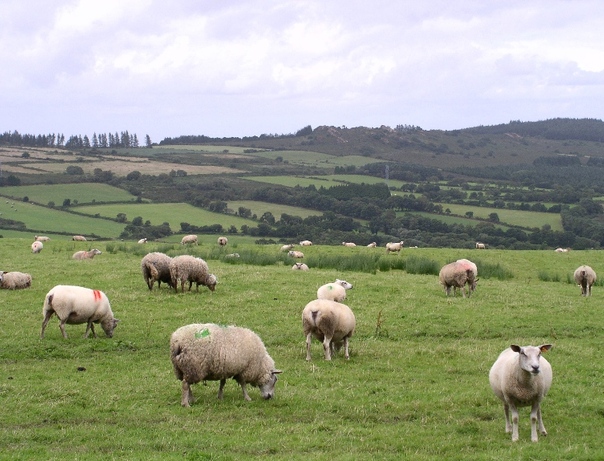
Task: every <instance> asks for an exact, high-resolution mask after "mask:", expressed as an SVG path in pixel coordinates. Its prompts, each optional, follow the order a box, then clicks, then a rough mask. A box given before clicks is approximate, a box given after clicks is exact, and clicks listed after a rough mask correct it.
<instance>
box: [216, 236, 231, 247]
mask: <svg viewBox="0 0 604 461" xmlns="http://www.w3.org/2000/svg"><path fill="white" fill-rule="evenodd" d="M217 242H218V245H220V246H221V247H225V246H226V245H227V243H229V239H227V238H226V237H218V241H217Z"/></svg>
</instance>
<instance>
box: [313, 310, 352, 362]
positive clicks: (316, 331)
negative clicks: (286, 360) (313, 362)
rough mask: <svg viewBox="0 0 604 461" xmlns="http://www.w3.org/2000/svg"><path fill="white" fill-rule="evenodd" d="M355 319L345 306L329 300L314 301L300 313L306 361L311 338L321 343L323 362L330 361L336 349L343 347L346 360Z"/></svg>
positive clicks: (348, 356) (348, 355)
mask: <svg viewBox="0 0 604 461" xmlns="http://www.w3.org/2000/svg"><path fill="white" fill-rule="evenodd" d="M355 326H356V319H355V317H354V314H353V313H352V310H351V309H350V308H349V307H348V306H347V305H346V304H341V303H338V302H336V301H331V300H329V299H315V300H314V301H311V302H309V303H308V304H307V305H306V306H305V307H304V310H303V311H302V328H303V329H304V335H305V336H306V360H310V344H311V341H312V338H313V336H314V337H315V338H317V339H318V340H319V341H321V342H323V352H324V355H325V360H331V355H332V354H333V353H334V352H335V350H336V349H339V348H340V347H341V346H342V343H343V345H344V354H345V357H346V359H349V358H350V354H349V353H348V338H350V337H351V336H352V334H353V333H354V329H355Z"/></svg>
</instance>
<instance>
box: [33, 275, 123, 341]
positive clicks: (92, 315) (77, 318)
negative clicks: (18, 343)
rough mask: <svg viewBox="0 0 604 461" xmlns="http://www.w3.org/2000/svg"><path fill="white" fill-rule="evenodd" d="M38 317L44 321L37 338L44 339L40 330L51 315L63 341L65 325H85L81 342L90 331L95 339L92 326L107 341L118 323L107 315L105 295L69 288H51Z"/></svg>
mask: <svg viewBox="0 0 604 461" xmlns="http://www.w3.org/2000/svg"><path fill="white" fill-rule="evenodd" d="M42 314H43V316H44V320H43V321H42V331H41V332H40V338H44V330H45V329H46V325H48V321H49V320H50V318H51V317H52V315H53V314H57V317H58V318H59V321H60V322H59V328H60V329H61V333H62V334H63V338H65V339H67V333H65V324H66V323H68V324H70V325H77V324H81V323H86V324H87V325H86V333H85V334H84V337H85V338H88V334H89V332H90V331H92V335H93V336H94V337H95V338H96V333H95V331H94V324H95V323H100V324H101V327H102V328H103V331H104V332H105V334H106V335H107V336H108V337H109V338H111V337H112V336H113V330H114V329H115V327H116V326H117V322H118V319H116V318H115V317H114V316H113V312H111V306H110V305H109V299H107V295H105V293H103V292H102V291H99V290H91V289H90V288H84V287H79V286H73V285H57V286H55V287H54V288H52V289H51V290H50V291H49V292H48V293H47V294H46V298H44V307H43V309H42Z"/></svg>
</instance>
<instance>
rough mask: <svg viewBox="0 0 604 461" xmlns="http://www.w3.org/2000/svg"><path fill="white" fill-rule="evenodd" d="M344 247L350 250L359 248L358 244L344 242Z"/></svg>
mask: <svg viewBox="0 0 604 461" xmlns="http://www.w3.org/2000/svg"><path fill="white" fill-rule="evenodd" d="M342 245H344V246H345V247H348V248H354V247H356V246H357V244H356V243H354V242H342Z"/></svg>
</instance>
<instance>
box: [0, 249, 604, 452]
mask: <svg viewBox="0 0 604 461" xmlns="http://www.w3.org/2000/svg"><path fill="white" fill-rule="evenodd" d="M1 243H2V249H3V258H2V260H3V263H2V265H3V266H4V267H3V268H4V269H6V268H7V267H8V268H10V269H11V270H20V271H23V272H28V273H30V274H31V275H32V277H33V283H32V287H31V288H29V289H26V290H20V291H8V290H0V308H1V309H2V312H3V321H2V322H1V323H0V405H1V406H2V412H0V446H1V447H2V449H1V453H2V454H1V456H0V458H2V459H11V460H48V459H53V460H73V459H82V460H83V459H124V460H131V459H146V460H166V459H174V460H177V459H178V460H181V459H184V460H206V459H207V460H237V459H278V460H330V461H331V460H352V459H354V460H375V459H379V460H401V459H413V460H419V461H423V460H443V459H447V460H468V459H472V460H501V459H518V460H520V459H526V460H529V459H540V460H545V459H551V460H554V459H556V460H557V459H573V460H594V459H602V458H604V446H603V444H602V441H601V425H602V415H603V414H604V408H603V404H602V398H601V381H602V376H603V375H604V362H602V360H601V336H602V333H603V332H604V319H603V317H602V316H600V315H594V312H595V311H594V309H596V310H597V308H598V305H599V304H600V303H601V300H602V299H603V297H604V291H602V290H603V288H602V286H601V285H599V286H596V287H594V290H593V296H592V297H591V298H583V297H581V296H580V295H579V288H578V287H577V286H576V285H575V284H574V283H569V282H568V281H567V277H568V275H569V274H572V272H573V270H574V269H575V268H576V267H577V266H578V265H580V264H589V265H591V266H592V267H593V268H594V269H595V270H596V272H604V253H602V252H598V251H571V252H569V253H566V254H558V253H555V252H553V251H503V250H501V251H500V250H483V251H481V250H448V249H405V250H403V252H402V254H401V255H391V256H389V258H392V259H393V260H396V259H400V260H406V261H410V260H411V259H412V258H421V259H424V260H426V261H434V262H435V263H437V264H438V265H440V264H444V263H445V262H448V261H451V260H453V259H457V258H460V257H467V258H468V259H471V260H474V261H476V262H477V264H478V268H479V277H480V273H481V267H482V268H486V267H493V265H496V264H498V265H500V266H501V267H503V268H504V269H506V270H507V271H509V272H511V273H512V274H513V277H512V278H508V279H505V280H500V279H498V278H496V277H493V276H488V275H485V276H483V277H480V281H479V283H478V288H477V291H476V292H475V293H474V295H473V296H472V297H470V298H466V299H464V298H462V297H460V296H458V297H450V298H446V297H445V295H444V292H443V290H442V289H441V287H440V286H439V284H438V279H437V276H436V275H431V274H430V275H419V274H413V273H408V272H405V271H402V270H386V271H378V272H377V273H368V272H363V271H356V270H349V271H341V270H336V269H318V268H316V267H312V266H311V269H310V271H308V272H300V271H292V270H291V269H290V265H291V264H290V263H291V261H287V259H285V260H284V259H283V255H282V254H280V253H279V246H278V245H275V246H256V245H248V244H244V243H238V244H236V245H234V246H235V247H236V248H235V249H236V251H238V252H241V253H242V255H243V254H248V253H249V254H256V255H257V257H258V258H260V257H261V256H263V257H264V258H269V259H270V258H273V259H274V261H275V262H274V263H273V264H268V265H256V264H242V263H236V261H232V260H231V262H229V260H228V258H226V257H225V253H226V252H230V251H232V248H229V247H230V246H231V243H230V242H229V246H228V247H227V248H226V249H216V247H214V246H212V247H210V246H208V245H201V246H199V247H194V248H191V247H189V248H183V247H181V246H180V245H166V244H162V245H158V244H147V245H145V246H142V245H136V244H134V243H130V244H128V243H117V242H108V243H103V242H99V245H100V246H99V248H100V249H101V250H102V251H103V253H102V254H101V255H99V256H97V257H96V258H94V259H93V260H88V261H74V260H72V259H71V255H72V253H73V252H74V251H76V250H77V249H79V248H78V246H77V245H76V244H75V243H74V242H67V241H51V242H49V243H48V245H46V246H45V248H44V250H43V251H42V253H40V254H37V255H33V254H31V253H30V252H29V251H28V243H29V240H26V239H2V242H1ZM349 250H350V251H349ZM147 251H164V252H167V253H168V254H170V255H173V256H174V255H176V254H180V253H182V252H185V251H186V252H190V253H192V254H195V255H198V256H202V257H205V258H206V260H207V261H208V264H209V266H210V269H211V271H212V272H213V273H214V274H216V275H217V277H218V282H219V283H218V286H217V288H216V291H215V292H214V293H211V292H210V291H209V290H207V289H206V288H204V287H200V289H199V292H196V291H195V288H194V289H193V291H192V292H185V293H181V292H178V293H174V292H173V290H171V289H169V288H167V287H165V286H162V288H161V289H157V288H155V289H154V290H153V291H152V292H150V291H149V290H148V288H147V286H146V285H145V283H144V282H143V279H142V276H141V274H140V259H141V257H142V255H143V254H145V252H147ZM304 251H305V253H306V254H307V256H306V257H305V260H308V261H309V262H310V261H311V260H317V259H320V258H322V257H331V258H341V263H342V264H341V266H342V267H345V266H346V262H347V260H348V259H350V258H353V257H355V256H358V255H364V254H371V252H372V251H375V252H378V253H380V254H381V252H383V248H376V249H369V248H358V247H357V248H354V249H349V248H343V247H337V246H334V247H324V246H320V245H315V246H312V247H309V248H305V249H304ZM381 257H385V255H384V256H381ZM242 259H243V256H242ZM232 262H235V264H233V263H232ZM540 271H548V272H549V273H550V274H552V275H555V273H557V274H559V275H560V281H558V282H543V281H541V280H540V278H539V277H538V276H537V274H538V272H540ZM335 278H342V279H346V280H348V281H349V282H351V283H353V284H354V288H353V289H352V290H350V291H349V292H348V298H347V300H346V304H348V305H349V306H350V307H351V309H353V311H354V312H355V316H356V321H357V327H356V330H355V334H354V336H353V337H352V338H351V340H350V345H351V357H350V360H348V361H347V360H345V359H344V357H343V354H342V353H341V352H340V353H338V354H336V356H335V357H334V359H333V360H332V361H331V362H326V361H324V360H323V358H322V346H321V344H320V343H319V342H318V341H316V340H315V341H313V343H312V350H311V353H312V360H311V361H310V362H307V361H306V360H305V359H304V358H305V344H304V342H305V341H304V336H303V333H302V325H301V317H300V315H301V311H302V309H303V307H304V306H305V304H306V303H307V302H309V301H310V300H312V299H313V298H314V297H315V294H316V290H317V288H318V287H319V286H320V285H322V284H323V283H326V282H328V281H333V280H334V279H335ZM57 284H74V285H82V286H88V287H91V288H95V289H100V290H103V291H105V292H106V293H107V296H108V297H109V299H110V301H111V306H112V309H113V312H114V314H115V316H116V317H117V318H119V319H120V323H119V325H118V327H117V328H116V330H115V334H114V337H113V338H112V339H109V338H106V337H105V336H104V334H103V333H102V330H101V329H100V328H97V330H98V332H99V333H100V337H99V338H96V339H94V338H89V339H84V338H82V335H83V333H84V330H85V325H68V326H67V327H66V329H67V333H68V335H69V338H68V339H66V340H65V339H63V338H62V337H61V335H60V331H59V328H58V321H57V319H56V318H53V319H52V320H51V322H50V323H49V325H48V328H47V330H46V337H45V338H44V339H42V340H41V339H40V338H39V332H40V326H41V322H42V304H43V300H44V297H45V295H46V293H47V292H48V290H49V289H50V288H52V287H53V286H54V285H57ZM197 322H215V323H220V324H237V325H239V326H245V327H248V328H251V329H252V330H254V331H256V332H257V333H258V334H259V335H260V336H261V338H262V339H263V340H264V343H265V345H266V348H267V350H268V352H269V353H270V355H271V356H272V358H273V359H274V360H275V362H276V365H277V366H278V367H279V368H280V369H282V370H283V374H282V375H280V378H279V381H278V383H277V386H276V395H275V398H274V399H273V400H269V401H264V400H262V399H261V398H260V394H259V391H258V390H257V389H255V388H251V389H250V388H248V392H249V394H250V396H251V398H252V401H251V402H246V401H244V400H243V398H242V395H241V391H240V389H239V388H238V386H237V384H236V383H235V382H234V381H232V380H229V381H228V382H227V385H226V388H225V395H224V399H223V400H222V401H219V400H217V398H216V394H217V391H218V382H216V381H208V382H207V383H206V384H207V385H203V384H202V383H199V384H197V385H194V386H193V393H194V395H195V397H196V399H197V400H196V402H195V403H194V404H193V405H192V406H191V408H182V407H181V406H180V395H181V388H180V383H179V382H178V381H177V380H176V379H175V377H174V374H173V371H172V365H171V362H170V358H169V338H170V335H171V333H172V332H173V331H174V330H176V329H177V328H178V327H180V326H182V325H185V324H189V323H197ZM511 343H517V344H521V345H528V344H533V345H538V344H544V343H551V344H553V345H554V347H553V349H552V350H551V351H550V352H548V353H547V354H546V358H547V359H548V360H549V361H550V363H551V364H552V367H553V371H554V381H553V386H552V389H551V391H550V393H549V395H548V396H547V397H546V399H545V400H544V402H543V404H542V412H543V421H544V424H545V426H546V428H547V430H548V433H549V435H548V436H547V437H543V436H541V437H540V439H539V442H538V443H532V442H530V424H529V409H528V408H522V409H521V411H520V440H519V441H518V442H516V443H512V442H511V437H510V436H509V434H505V432H504V415H503V407H502V405H501V403H500V402H499V401H498V400H497V398H496V397H495V396H494V395H493V393H492V391H491V389H490V387H489V383H488V372H489V369H490V367H491V365H492V363H493V362H494V361H495V359H496V357H497V356H498V354H499V352H500V351H501V350H503V349H504V348H506V347H508V346H509V345H510V344H511Z"/></svg>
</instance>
